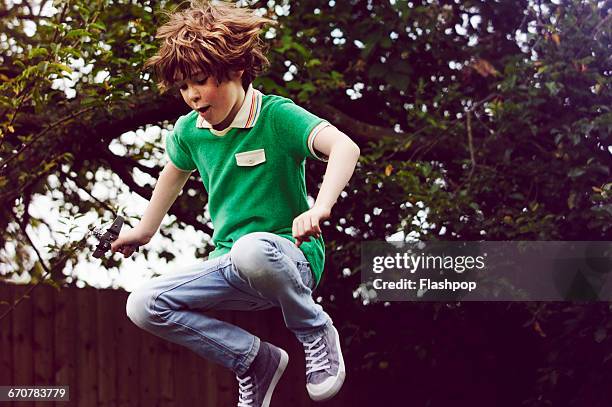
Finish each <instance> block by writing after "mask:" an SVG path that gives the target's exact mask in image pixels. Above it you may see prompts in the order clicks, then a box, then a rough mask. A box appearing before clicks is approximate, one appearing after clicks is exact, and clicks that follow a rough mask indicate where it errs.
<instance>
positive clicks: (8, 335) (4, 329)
mask: <svg viewBox="0 0 612 407" xmlns="http://www.w3.org/2000/svg"><path fill="white" fill-rule="evenodd" d="M12 304H13V284H0V315H2V314H4V312H5V311H7V310H8V309H9V308H10V307H11V305H12ZM11 319H12V318H11V314H7V315H6V316H5V317H4V318H2V319H1V320H0V386H10V385H12V384H14V383H15V382H14V381H13V352H12V350H13V342H12V339H13V338H12V332H13V327H12V321H11ZM7 405H8V406H12V405H13V403H7Z"/></svg>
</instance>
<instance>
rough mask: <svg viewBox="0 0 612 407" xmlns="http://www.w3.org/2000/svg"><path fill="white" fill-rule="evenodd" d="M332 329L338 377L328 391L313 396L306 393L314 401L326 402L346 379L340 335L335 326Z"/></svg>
mask: <svg viewBox="0 0 612 407" xmlns="http://www.w3.org/2000/svg"><path fill="white" fill-rule="evenodd" d="M332 328H333V329H334V333H335V336H336V347H337V348H338V354H339V355H340V363H339V364H338V375H337V376H336V381H335V382H334V384H333V386H332V387H330V388H329V390H327V391H325V392H323V393H320V394H316V393H315V394H313V393H311V392H310V391H309V392H308V395H309V396H310V398H311V399H313V400H314V401H326V400H329V399H331V398H332V397H334V396H335V395H336V394H338V392H339V391H340V389H341V388H342V385H343V384H344V378H345V377H346V368H345V366H344V357H343V356H342V349H341V348H340V334H338V330H337V329H336V327H335V326H332Z"/></svg>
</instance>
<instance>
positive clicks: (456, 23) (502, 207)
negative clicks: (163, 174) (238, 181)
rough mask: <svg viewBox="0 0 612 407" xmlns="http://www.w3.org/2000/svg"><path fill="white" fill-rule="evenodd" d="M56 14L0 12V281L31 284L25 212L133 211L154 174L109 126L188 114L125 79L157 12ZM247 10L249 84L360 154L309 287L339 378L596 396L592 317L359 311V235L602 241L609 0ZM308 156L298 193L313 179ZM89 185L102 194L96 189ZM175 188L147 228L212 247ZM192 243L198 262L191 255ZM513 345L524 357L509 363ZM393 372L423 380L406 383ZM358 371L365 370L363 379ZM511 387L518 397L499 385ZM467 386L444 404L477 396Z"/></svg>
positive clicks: (595, 320) (197, 202)
mask: <svg viewBox="0 0 612 407" xmlns="http://www.w3.org/2000/svg"><path fill="white" fill-rule="evenodd" d="M42 3H43V4H46V3H48V2H47V1H43V2H42ZM54 6H55V9H56V12H55V13H49V14H47V15H45V13H42V14H41V13H40V12H39V11H38V9H36V7H32V6H30V5H29V4H28V3H27V2H22V3H21V4H18V5H13V6H11V7H8V6H6V5H5V6H3V8H1V9H0V16H1V17H2V22H3V26H4V29H3V36H5V38H2V41H1V44H2V45H0V47H1V48H0V52H1V53H0V58H2V62H3V64H2V68H1V71H0V109H2V112H3V114H2V115H0V131H1V134H0V154H1V157H2V161H0V197H1V199H2V203H3V205H2V207H1V210H2V213H1V214H0V230H2V234H1V236H2V237H1V238H0V243H2V244H1V245H0V247H3V248H4V249H5V250H4V251H3V252H1V255H2V256H3V260H2V262H3V263H6V267H3V269H2V270H0V271H2V272H3V273H7V274H21V273H30V274H32V275H38V276H41V274H42V273H41V271H40V269H41V262H40V260H38V259H37V257H36V256H35V255H34V253H33V252H32V248H31V246H32V243H31V241H30V239H29V238H28V237H27V236H26V232H27V233H35V232H36V231H39V230H41V228H45V224H46V223H47V222H46V220H45V217H44V216H36V215H33V214H32V213H31V211H30V206H31V204H32V202H33V200H34V199H35V198H36V196H37V195H40V194H52V196H53V197H54V199H57V200H59V201H61V202H62V203H63V209H64V216H65V217H66V218H69V217H70V216H78V215H79V214H85V213H88V212H95V213H97V214H98V215H99V216H100V217H103V218H105V219H110V218H112V217H113V216H114V214H115V213H117V212H122V211H124V208H120V207H118V205H117V202H116V196H117V192H116V190H117V189H118V185H126V186H127V187H129V188H130V190H132V191H134V192H136V193H138V194H140V195H141V196H143V197H145V198H148V197H149V196H150V193H151V186H150V185H141V183H139V182H137V181H136V173H137V172H141V173H144V174H148V175H150V176H151V177H154V178H155V177H156V176H157V174H158V172H159V165H160V164H161V154H162V152H161V149H160V147H159V141H160V140H159V139H158V140H157V142H153V143H141V144H138V143H127V142H126V141H125V140H124V139H123V138H122V137H121V135H122V134H123V133H125V132H126V131H130V130H135V129H143V130H144V129H147V128H148V127H150V126H151V125H156V124H157V125H161V126H164V127H165V126H167V125H168V124H171V123H173V121H174V120H175V119H176V117H178V115H179V114H182V113H184V112H185V107H183V106H182V104H181V103H182V102H180V101H179V100H178V99H177V98H176V97H174V96H173V95H166V96H160V95H159V94H158V92H157V91H156V88H155V86H154V84H153V82H152V78H150V77H149V76H148V74H146V73H143V72H141V70H140V67H141V66H142V63H143V61H144V60H145V59H146V58H147V57H148V56H150V55H152V53H153V52H154V51H155V41H154V31H155V27H156V26H158V24H159V22H160V19H161V16H160V14H159V13H158V12H157V10H158V9H159V8H164V7H165V8H167V7H169V6H171V3H169V2H165V1H162V2H152V1H142V0H138V1H126V0H123V1H110V0H106V1H101V0H98V1H89V2H85V1H81V0H73V1H65V2H56V3H54ZM251 6H252V7H255V8H259V9H260V10H261V11H262V13H267V14H268V15H269V16H271V17H273V18H277V19H278V20H279V21H280V22H281V25H280V26H279V27H277V28H276V29H271V30H270V31H269V32H268V33H267V34H266V38H267V39H268V41H269V43H270V57H271V62H272V66H271V69H270V71H269V73H268V74H267V75H265V76H263V77H261V78H258V79H257V80H256V82H255V85H256V86H258V87H260V88H261V89H263V91H264V92H268V93H277V94H281V95H285V96H288V97H291V98H293V99H294V100H296V102H298V103H300V104H302V105H304V106H305V107H307V108H309V109H311V110H312V111H314V112H315V113H317V114H319V115H320V116H322V117H326V118H327V119H329V120H330V121H331V122H332V123H334V124H335V125H336V126H337V127H338V128H340V129H341V130H343V131H344V132H345V133H346V134H348V135H349V136H351V137H352V138H354V139H355V140H356V141H357V142H358V143H359V144H360V146H361V147H362V148H361V150H362V158H361V159H360V162H359V164H358V168H357V171H356V173H355V175H354V177H353V179H352V180H351V182H350V184H349V185H348V186H347V188H346V189H345V192H344V193H343V196H342V199H340V200H339V202H338V204H337V205H336V206H335V207H334V211H333V219H332V220H331V222H328V223H327V224H326V227H325V229H324V233H325V238H326V242H327V252H328V259H327V263H326V270H327V271H326V273H325V277H324V278H325V279H324V281H323V283H322V284H321V288H320V289H319V291H318V293H317V295H320V296H321V297H322V300H323V302H324V304H325V306H326V309H329V310H330V312H331V314H332V315H333V316H334V317H335V319H336V320H338V321H341V322H340V323H339V324H340V325H341V326H342V333H343V336H344V335H346V338H347V346H348V348H349V352H350V355H351V361H352V365H353V366H354V369H355V371H356V372H359V371H363V372H364V373H363V375H362V376H359V374H357V376H358V377H360V378H361V380H363V381H364V383H366V382H369V383H371V384H373V385H377V386H385V383H396V384H397V385H398V386H400V384H401V383H402V381H403V380H405V379H406V377H407V376H409V377H410V378H411V380H412V381H413V383H415V386H416V384H419V385H420V386H421V387H418V388H421V389H428V388H429V386H430V384H429V383H430V382H434V381H435V379H436V377H435V374H442V373H440V372H445V371H447V370H448V369H452V368H455V369H460V368H465V364H469V363H470V361H471V362H473V363H474V364H475V366H477V367H478V368H475V371H474V372H471V373H472V374H473V375H475V376H476V377H477V378H480V379H481V380H489V383H491V382H490V380H493V379H491V375H492V374H493V373H494V372H495V369H494V367H495V366H496V365H503V366H505V367H506V370H504V371H503V372H498V374H499V377H498V381H496V382H495V383H496V385H497V386H499V388H501V389H506V390H507V391H508V392H513V393H512V396H509V398H508V400H507V401H506V403H507V404H503V405H518V404H519V403H521V402H524V403H525V405H534V406H535V405H538V406H542V405H555V406H556V405H568V406H569V405H583V404H584V403H585V402H586V401H588V402H589V404H590V405H593V406H597V405H604V404H605V402H606V400H605V395H603V394H602V392H601V387H602V386H601V385H602V383H605V382H604V380H606V379H607V380H608V382H609V380H610V379H611V377H610V373H609V370H610V369H609V366H610V359H611V358H612V354H611V353H609V352H610V351H609V347H610V344H611V343H612V342H611V340H610V339H609V333H610V330H611V329H612V322H611V321H612V319H611V318H610V309H609V307H607V305H605V304H595V305H585V304H555V303H549V304H532V303H516V304H511V305H506V304H487V308H486V309H485V308H484V307H481V306H480V305H481V304H467V305H461V304H459V305H457V304H439V303H438V304H410V305H406V304H397V303H394V304H390V305H388V306H386V305H384V304H373V305H369V306H367V307H364V306H363V304H361V298H360V297H359V290H356V289H357V288H358V286H359V273H358V271H359V253H360V250H359V242H360V241H362V240H383V239H385V238H387V237H389V236H391V235H393V234H394V233H397V232H399V231H401V232H404V233H405V234H411V235H413V236H418V237H420V238H421V239H425V240H430V239H445V240H479V239H487V240H606V239H609V237H610V225H612V222H611V220H612V201H611V195H612V180H611V178H610V154H611V152H610V139H609V137H610V133H611V129H612V113H611V112H610V106H612V96H611V95H612V94H611V93H610V61H611V59H610V55H611V53H610V48H611V44H612V41H611V40H610V35H611V32H610V21H611V20H610V8H611V7H610V4H609V2H596V1H586V0H563V1H554V2H553V1H550V0H541V1H536V2H532V1H527V0H520V1H509V0H503V1H496V2H492V1H484V0H481V1H479V0H467V1H463V2H456V1H450V0H437V1H425V0H417V1H412V2H405V1H399V0H398V1H391V2H371V1H365V0H363V1H362V0H352V1H337V2H335V1H331V2H329V3H322V2H319V1H313V0H300V1H292V2H290V3H288V2H284V3H277V2H275V1H270V2H263V1H256V2H251ZM40 9H43V7H40ZM33 26H34V27H35V28H36V30H35V32H34V33H32V31H31V29H32V27H33ZM62 78H66V79H70V81H72V82H73V85H72V86H70V88H71V89H72V90H69V91H64V90H63V89H61V87H60V86H59V85H58V83H59V82H60V81H61V79H62ZM160 137H161V136H160ZM111 146H115V147H117V146H120V147H121V148H123V150H124V151H125V152H126V153H125V154H118V153H116V148H115V149H113V148H111ZM308 165H309V167H308V170H309V171H308V179H307V183H308V187H309V191H311V192H312V191H316V190H317V186H318V184H319V183H320V180H321V178H322V174H323V172H324V168H323V167H322V166H321V165H320V164H317V163H309V164H308ZM107 170H108V171H107ZM119 180H120V181H121V182H120V183H119V182H118V181H119ZM100 185H102V189H103V190H106V191H107V196H105V197H102V196H101V195H100V194H96V193H95V192H94V188H95V187H96V186H98V187H99V186H100ZM186 190H187V191H188V193H186V194H183V195H181V196H180V197H179V199H178V200H177V202H176V204H175V205H174V206H173V208H172V210H171V212H172V214H173V215H175V216H176V222H173V223H172V224H171V225H170V226H169V227H167V228H164V229H163V230H162V233H165V234H168V233H170V230H171V228H172V227H174V226H176V225H181V226H184V225H192V226H194V227H195V228H196V229H198V230H201V231H204V232H205V233H208V234H209V235H210V234H212V231H211V227H210V225H208V224H207V223H208V221H209V219H206V218H205V217H203V216H201V215H199V214H198V213H199V211H194V210H193V208H202V207H204V205H205V204H206V201H207V199H206V197H205V196H202V194H199V193H196V191H202V188H201V183H200V182H199V180H198V179H197V178H196V177H193V178H192V179H191V180H190V181H189V183H188V184H187V186H186ZM125 211H126V212H129V210H125ZM207 244H208V242H206V241H205V242H202V250H201V251H200V252H199V253H198V255H199V256H205V255H206V253H208V251H209V250H210V245H207ZM73 246H74V242H72V243H71V242H63V243H62V242H58V243H57V244H56V245H55V247H51V248H50V249H51V254H52V258H51V260H49V261H48V263H49V266H48V269H49V270H50V271H51V276H52V280H53V281H55V282H56V283H57V284H60V285H61V284H66V283H67V281H66V276H65V275H64V273H63V271H64V270H65V269H66V268H67V267H68V266H70V265H74V264H75V263H76V262H77V261H78V253H77V252H74V251H73ZM145 254H146V253H145ZM160 256H162V257H167V258H171V256H172V253H169V252H163V253H161V254H160ZM109 265H110V266H116V265H117V260H114V261H113V262H111V263H110V264H109ZM73 283H74V282H73ZM432 321H433V322H432ZM442 321H443V322H442ZM441 323H443V324H444V326H445V327H447V329H448V331H443V330H441V328H440V327H439V325H440V324H441ZM415 326H418V327H419V329H418V330H417V329H414V327H415ZM485 327H491V328H490V331H489V332H487V331H486V330H485ZM492 327H495V329H496V331H493V328H492ZM453 329H454V331H453ZM445 332H446V333H445ZM458 333H460V334H461V336H465V335H468V336H469V339H470V340H471V341H472V342H470V341H469V340H468V339H464V340H459V338H456V336H458V335H457V334H458ZM453 334H454V335H453ZM391 338H393V340H391ZM492 338H495V341H492V342H493V343H489V344H487V340H488V339H492ZM498 344H499V345H498ZM514 344H520V345H521V346H522V347H521V348H519V349H518V350H516V349H514V350H512V351H507V349H508V347H512V346H513V345H514ZM502 345H504V346H503V347H501V346H502ZM471 346H474V348H471ZM497 346H500V347H497ZM466 348H467V349H468V351H470V352H471V355H472V358H465V359H464V363H457V362H456V359H453V357H455V356H454V355H456V354H458V353H461V351H462V350H463V349H466ZM568 349H572V351H571V352H569V351H567V350H568ZM500 352H502V353H500ZM515 352H518V353H515ZM583 361H584V363H582V362H583ZM402 363H405V364H408V365H414V366H416V367H421V368H422V369H420V370H419V372H433V373H432V374H426V373H423V374H422V375H420V376H419V375H414V373H411V374H410V375H407V376H404V374H405V370H404V369H405V366H401V364H402ZM521 368H525V369H529V372H530V373H529V374H525V375H524V377H522V378H517V377H516V374H515V370H513V369H516V371H519V369H521ZM587 369H590V370H591V372H590V373H589V374H587ZM372 371H376V372H377V373H378V376H377V377H378V378H376V379H373V378H372V377H371V376H368V373H371V372H372ZM415 371H416V369H415ZM445 374H446V373H445ZM355 380H358V379H355ZM440 380H441V383H442V384H443V385H446V386H451V387H452V388H453V389H454V391H457V392H460V393H461V394H463V395H464V396H465V395H467V394H472V393H470V391H469V390H470V389H472V390H474V389H479V391H480V393H478V394H479V395H480V396H481V397H482V398H483V399H486V400H489V399H487V397H489V396H490V397H491V399H490V401H491V402H492V403H493V402H494V403H495V404H496V405H502V403H501V402H498V401H495V400H494V398H493V395H487V392H486V391H485V390H482V386H480V385H479V384H478V380H476V379H475V382H471V381H470V380H468V379H467V378H464V377H462V378H461V379H457V378H453V377H451V376H440ZM453 380H455V382H453ZM516 381H520V382H521V383H522V387H520V388H519V389H518V390H515V389H513V388H512V386H511V384H512V382H516ZM508 382H509V384H508ZM452 383H455V384H454V385H452ZM504 383H506V384H504ZM453 386H456V387H453ZM462 386H463V387H462ZM385 388H388V387H385ZM399 388H403V387H401V386H400V387H399ZM474 391H475V390H474ZM417 393H418V394H416V393H415V397H417V396H418V400H420V401H421V404H423V405H446V404H448V403H449V402H450V400H446V399H444V397H445V396H444V395H443V394H440V393H436V392H435V391H434V389H432V391H431V392H426V391H425V390H423V391H422V392H417ZM391 394H394V393H390V395H389V396H388V397H389V399H388V400H387V401H388V403H387V405H392V402H393V400H394V399H393V396H392V395H391ZM447 394H450V392H449V393H447ZM474 394H476V393H473V394H472V396H471V397H472V398H469V397H467V396H466V397H467V398H464V399H463V402H464V403H465V404H466V405H467V404H470V402H469V401H468V400H471V403H472V404H474V403H479V400H478V399H477V398H476V397H477V396H476V395H474ZM362 396H363V395H362ZM363 397H365V396H363ZM426 403H429V404H426ZM459 403H460V404H461V403H462V402H461V401H459ZM455 404H457V402H455ZM480 404H482V403H480Z"/></svg>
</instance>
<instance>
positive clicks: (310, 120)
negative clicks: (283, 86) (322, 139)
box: [273, 100, 329, 161]
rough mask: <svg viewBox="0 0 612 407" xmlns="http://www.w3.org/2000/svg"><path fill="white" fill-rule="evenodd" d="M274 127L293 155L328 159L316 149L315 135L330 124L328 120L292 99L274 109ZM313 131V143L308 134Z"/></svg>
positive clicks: (322, 159)
mask: <svg viewBox="0 0 612 407" xmlns="http://www.w3.org/2000/svg"><path fill="white" fill-rule="evenodd" d="M273 120H274V127H275V130H276V133H277V134H278V136H279V137H280V139H281V140H282V142H283V144H284V145H286V146H287V148H288V150H289V152H290V154H291V155H293V156H294V157H296V158H297V159H303V158H307V157H309V158H314V159H316V160H320V161H327V160H326V158H325V157H324V156H320V155H318V154H317V153H316V151H315V150H314V145H313V144H314V143H313V142H312V141H313V140H314V136H315V135H316V133H318V131H320V130H321V129H322V128H324V127H326V126H327V125H329V123H328V122H327V121H325V120H324V119H321V118H320V117H318V116H316V115H314V114H312V113H310V112H309V111H308V110H306V109H304V108H302V107H300V106H298V105H296V104H295V103H293V102H292V101H291V100H286V101H283V102H281V103H279V104H278V105H277V106H276V108H275V111H274V119H273ZM311 133H313V137H312V138H311V143H310V144H309V143H308V136H309V135H310V134H311Z"/></svg>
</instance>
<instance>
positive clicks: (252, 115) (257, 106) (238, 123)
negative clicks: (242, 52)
mask: <svg viewBox="0 0 612 407" xmlns="http://www.w3.org/2000/svg"><path fill="white" fill-rule="evenodd" d="M262 96H263V95H262V93H261V92H260V91H258V90H257V89H255V88H253V85H252V84H251V85H249V88H248V89H247V91H246V94H245V96H244V102H242V106H241V107H240V110H239V111H238V113H237V114H236V117H234V120H233V121H232V124H230V125H229V126H228V127H227V128H226V129H224V130H222V131H217V130H215V129H213V128H212V125H211V124H210V123H208V122H207V121H206V120H204V118H203V117H202V116H200V115H198V119H197V121H196V127H198V128H199V129H210V131H211V132H212V133H213V134H219V135H221V134H225V133H227V132H228V131H229V129H231V128H238V129H248V128H251V127H253V126H255V123H257V119H258V118H259V113H260V112H261V101H262Z"/></svg>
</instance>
